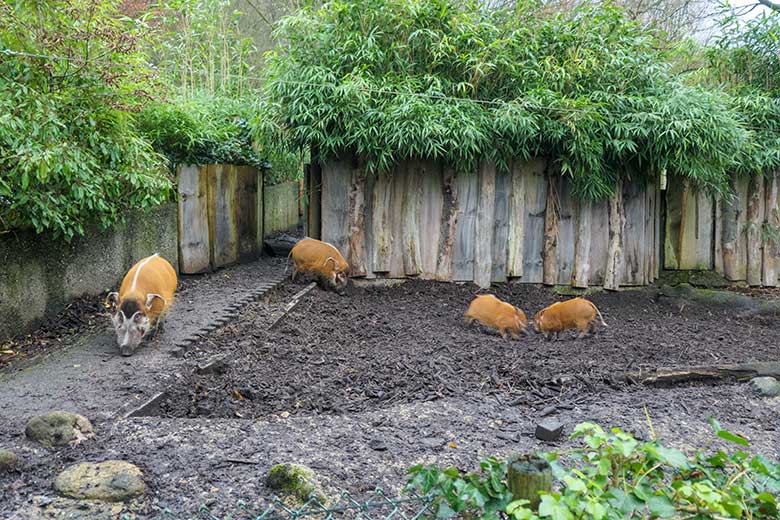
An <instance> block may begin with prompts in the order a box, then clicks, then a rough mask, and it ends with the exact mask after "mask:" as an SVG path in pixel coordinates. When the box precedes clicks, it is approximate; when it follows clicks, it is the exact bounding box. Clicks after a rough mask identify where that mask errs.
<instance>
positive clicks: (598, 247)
mask: <svg viewBox="0 0 780 520" xmlns="http://www.w3.org/2000/svg"><path fill="white" fill-rule="evenodd" d="M590 230H591V233H590V275H589V280H588V283H589V285H591V286H598V285H602V284H603V283H604V277H605V275H606V272H607V257H608V256H609V202H607V201H600V202H594V203H593V204H592V205H591V208H590Z"/></svg>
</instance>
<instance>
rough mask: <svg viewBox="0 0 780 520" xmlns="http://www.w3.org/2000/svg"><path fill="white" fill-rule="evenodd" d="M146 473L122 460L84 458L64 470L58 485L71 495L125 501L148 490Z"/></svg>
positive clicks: (107, 500)
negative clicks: (98, 460) (97, 460)
mask: <svg viewBox="0 0 780 520" xmlns="http://www.w3.org/2000/svg"><path fill="white" fill-rule="evenodd" d="M142 477H143V473H141V470H140V469H138V467H136V466H134V465H132V464H130V463H129V462H125V461H122V460H107V461H105V462H99V463H92V462H83V463H81V464H76V465H75V466H71V467H69V468H68V469H66V470H65V471H63V472H62V473H60V474H59V475H58V476H57V478H56V479H54V489H56V490H57V491H59V492H60V493H62V494H63V495H65V496H68V497H71V498H78V499H86V500H102V501H104V502H122V501H124V500H127V499H128V498H132V497H135V496H138V495H141V494H143V493H144V491H146V485H145V484H144V481H143V479H142Z"/></svg>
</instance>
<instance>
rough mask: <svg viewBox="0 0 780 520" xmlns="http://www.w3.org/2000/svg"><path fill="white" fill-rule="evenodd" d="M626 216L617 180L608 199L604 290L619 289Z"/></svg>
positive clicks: (620, 185)
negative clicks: (607, 239)
mask: <svg viewBox="0 0 780 520" xmlns="http://www.w3.org/2000/svg"><path fill="white" fill-rule="evenodd" d="M625 225H626V214H625V209H624V208H623V180H622V179H618V181H617V183H616V185H615V194H614V195H612V197H611V198H610V199H609V249H608V253H607V269H606V272H605V273H604V288H605V289H607V290H609V291H617V290H618V289H619V288H620V274H621V272H622V265H623V230H624V229H625Z"/></svg>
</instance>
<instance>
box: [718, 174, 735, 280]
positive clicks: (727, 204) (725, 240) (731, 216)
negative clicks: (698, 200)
mask: <svg viewBox="0 0 780 520" xmlns="http://www.w3.org/2000/svg"><path fill="white" fill-rule="evenodd" d="M730 184H731V193H729V194H728V195H727V196H726V197H725V198H724V199H723V201H722V202H721V214H722V217H723V221H722V224H721V233H722V235H721V240H722V246H721V248H722V250H723V275H724V276H725V277H726V279H727V280H732V281H734V280H738V279H739V273H738V270H739V259H738V254H739V223H738V221H737V219H738V213H739V194H738V191H737V179H736V174H732V175H731V180H730Z"/></svg>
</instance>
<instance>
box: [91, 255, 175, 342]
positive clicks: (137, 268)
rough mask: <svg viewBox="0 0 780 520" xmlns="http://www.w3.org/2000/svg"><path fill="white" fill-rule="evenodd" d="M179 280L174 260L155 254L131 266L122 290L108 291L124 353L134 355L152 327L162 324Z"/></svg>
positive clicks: (112, 318)
mask: <svg viewBox="0 0 780 520" xmlns="http://www.w3.org/2000/svg"><path fill="white" fill-rule="evenodd" d="M177 283H178V280H177V278H176V271H175V270H174V269H173V267H172V266H171V264H169V263H168V261H167V260H165V259H164V258H161V257H160V256H158V255H156V254H155V255H152V256H150V257H147V258H144V259H143V260H141V261H139V262H138V263H137V264H135V265H134V266H133V267H131V268H130V270H129V271H128V272H127V274H126V275H125V277H124V279H123V280H122V285H121V286H120V287H119V292H112V293H109V295H108V298H107V299H106V303H108V305H109V306H110V307H111V321H112V322H113V324H114V329H115V330H116V339H117V343H119V351H120V352H121V354H122V355H123V356H131V355H133V352H135V349H136V348H137V347H138V345H140V343H141V340H143V338H144V336H146V334H147V333H148V332H149V331H150V330H151V329H152V328H154V329H155V331H156V330H160V329H161V328H162V323H163V319H164V318H165V314H166V313H167V312H168V309H169V308H170V307H171V304H172V303H173V295H174V293H175V292H176V284H177Z"/></svg>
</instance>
